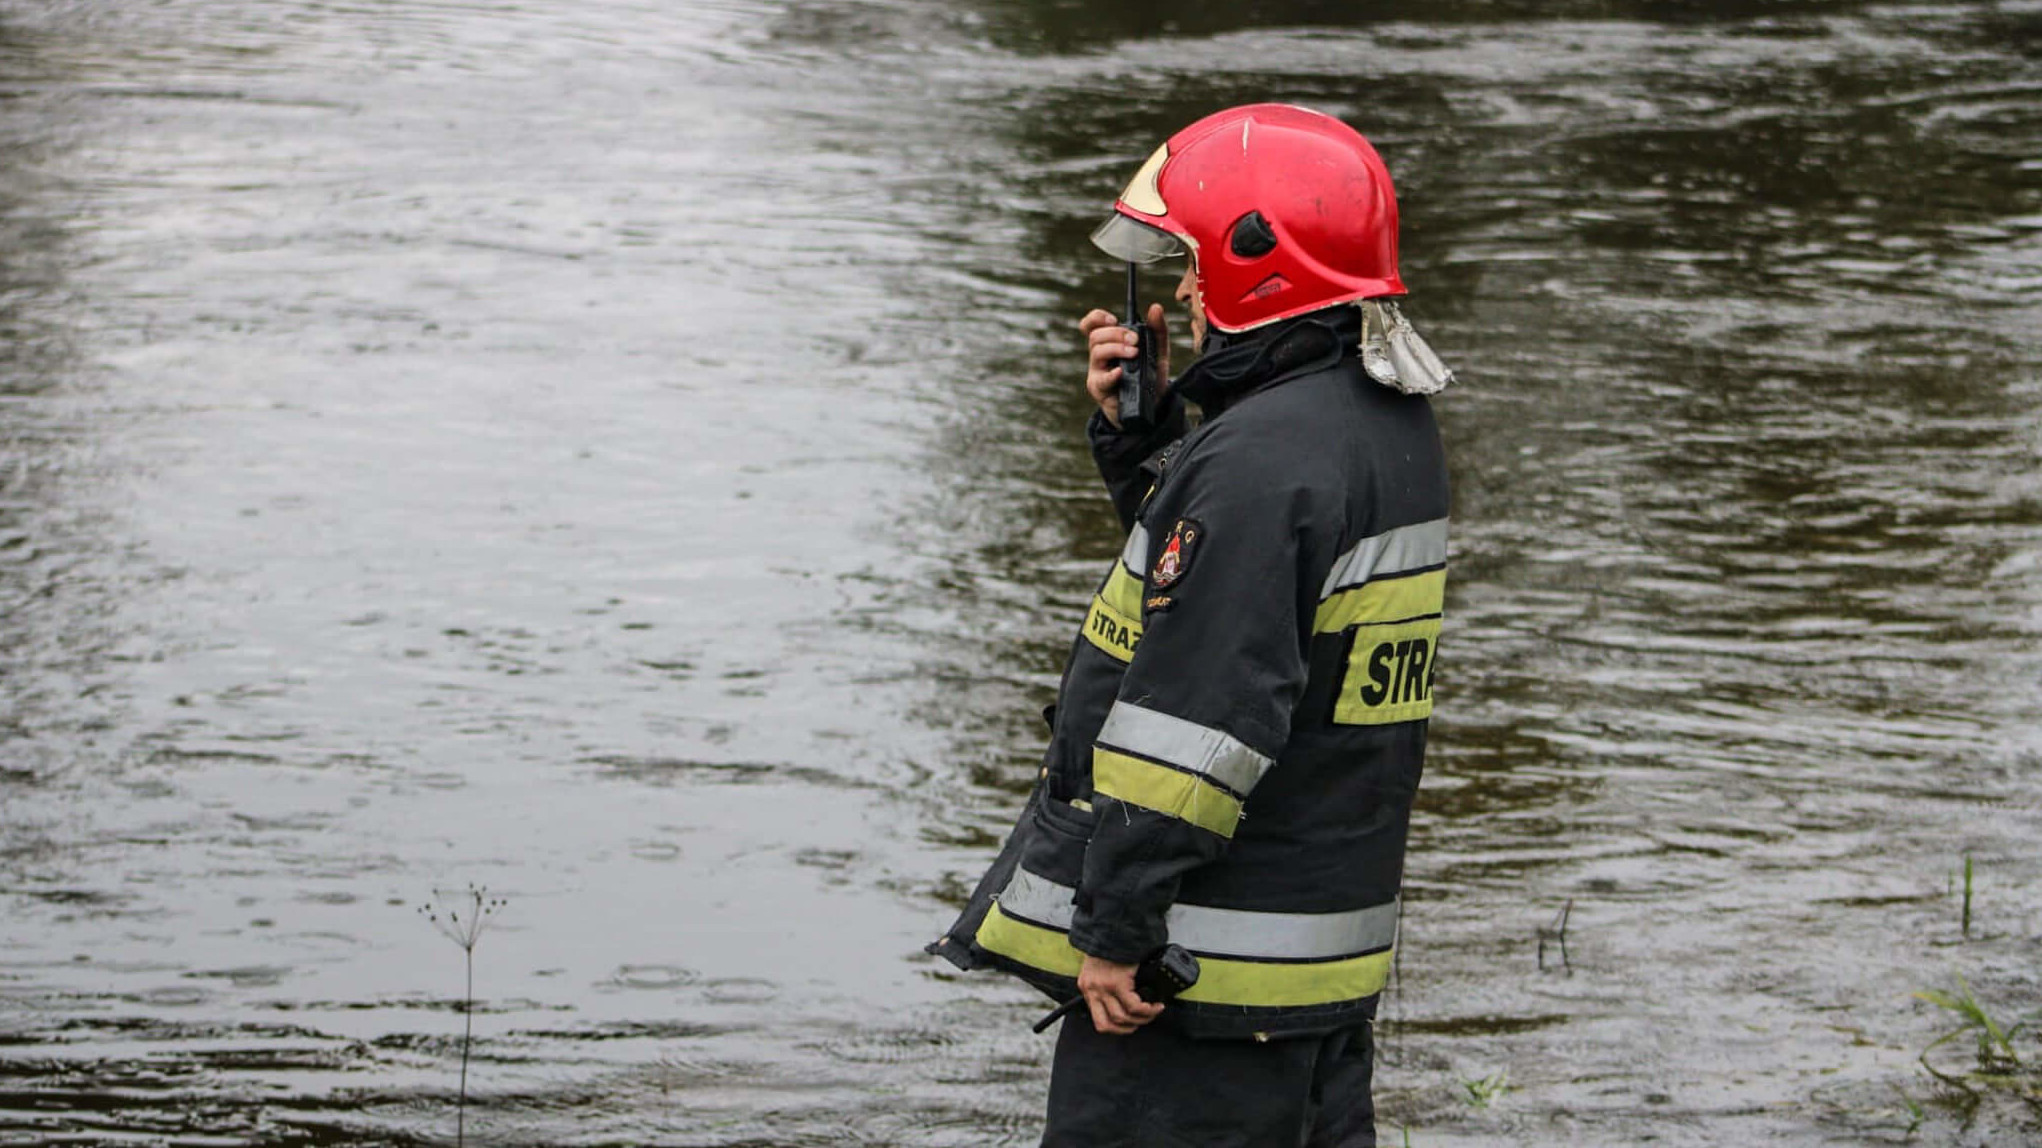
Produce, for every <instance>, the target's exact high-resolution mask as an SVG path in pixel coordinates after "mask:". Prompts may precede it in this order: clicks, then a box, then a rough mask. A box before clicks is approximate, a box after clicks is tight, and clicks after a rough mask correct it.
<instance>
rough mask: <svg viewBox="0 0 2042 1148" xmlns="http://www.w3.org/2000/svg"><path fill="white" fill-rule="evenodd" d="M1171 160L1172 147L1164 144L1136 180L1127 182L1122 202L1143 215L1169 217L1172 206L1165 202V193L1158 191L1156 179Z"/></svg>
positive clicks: (1150, 157)
mask: <svg viewBox="0 0 2042 1148" xmlns="http://www.w3.org/2000/svg"><path fill="white" fill-rule="evenodd" d="M1169 159H1170V145H1169V144H1167V143H1166V144H1164V145H1163V146H1162V147H1159V148H1157V149H1156V150H1155V153H1154V154H1153V155H1151V156H1149V159H1148V162H1147V163H1144V164H1142V166H1141V170H1140V171H1137V172H1135V173H1134V178H1133V179H1131V180H1128V181H1127V190H1126V191H1123V192H1121V193H1120V202H1122V203H1124V204H1126V205H1128V206H1129V207H1132V208H1134V209H1135V210H1136V211H1139V212H1141V213H1142V214H1143V215H1168V214H1170V205H1169V204H1167V203H1164V202H1163V193H1162V192H1160V191H1158V190H1156V179H1157V177H1159V176H1160V175H1162V173H1163V165H1164V164H1165V163H1167V162H1168V161H1169Z"/></svg>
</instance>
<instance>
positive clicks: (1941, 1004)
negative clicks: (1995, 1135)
mask: <svg viewBox="0 0 2042 1148" xmlns="http://www.w3.org/2000/svg"><path fill="white" fill-rule="evenodd" d="M1914 995H1915V998H1916V999H1918V1000H1924V1001H1927V1002H1928V1003H1930V1004H1932V1005H1935V1006H1936V1007H1937V1008H1940V1009H1944V1010H1946V1011H1949V1012H1952V1013H1955V1014H1956V1015H1957V1017H1958V1019H1959V1020H1961V1021H1962V1022H1963V1023H1962V1024H1960V1025H1958V1026H1957V1027H1956V1028H1953V1029H1951V1030H1950V1031H1949V1032H1946V1033H1944V1034H1943V1035H1941V1036H1939V1037H1937V1038H1936V1039H1934V1040H1932V1041H1930V1042H1929V1045H1928V1047H1927V1048H1924V1049H1922V1050H1921V1058H1920V1059H1921V1066H1922V1067H1923V1068H1925V1069H1927V1070H1928V1073H1929V1075H1930V1076H1933V1077H1935V1078H1936V1079H1937V1080H1939V1081H1941V1082H1943V1083H1944V1084H1948V1085H1952V1086H1954V1087H1957V1088H1961V1089H1963V1090H1965V1091H1967V1092H1969V1091H1973V1090H1974V1089H1975V1088H1993V1089H2004V1090H2008V1091H2011V1092H2015V1093H2017V1094H2019V1095H2022V1096H2025V1097H2028V1098H2029V1099H2042V1073H2037V1072H2036V1070H2035V1069H2034V1068H2033V1067H2031V1066H2029V1065H2027V1064H2025V1063H2023V1062H2022V1060H2021V1054H2020V1053H2019V1052H2018V1051H2016V1050H2015V1048H2014V1037H2016V1036H2017V1035H2019V1034H2020V1032H2021V1030H2022V1029H2023V1028H2025V1027H2027V1024H2028V1022H2027V1021H2022V1022H2020V1023H2018V1024H2015V1025H2012V1026H2002V1025H2001V1024H2000V1023H1999V1022H1998V1021H1997V1020H1995V1019H1993V1016H1992V1014H1991V1013H1988V1012H1987V1011H1985V1006H1984V1005H1982V1004H1980V1003H1979V1001H1978V997H1977V996H1976V995H1975V994H1974V993H1972V991H1971V986H1970V985H1969V984H1966V983H1965V981H1964V978H1963V977H1958V978H1957V991H1955V992H1945V991H1943V990H1940V989H1923V990H1922V991H1920V992H1918V993H1916V994H1914ZM1964 1036H1972V1037H1975V1038H1976V1040H1977V1067H1976V1068H1975V1069H1973V1070H1971V1071H1968V1072H1945V1071H1943V1070H1942V1069H1939V1068H1937V1067H1936V1066H1935V1065H1934V1064H1931V1063H1930V1062H1929V1054H1930V1053H1932V1052H1934V1051H1935V1050H1936V1049H1938V1048H1940V1047H1942V1046H1943V1045H1945V1044H1948V1043H1950V1042H1951V1041H1953V1040H1956V1039H1958V1038H1960V1037H1964Z"/></svg>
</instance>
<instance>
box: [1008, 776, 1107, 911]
mask: <svg viewBox="0 0 2042 1148" xmlns="http://www.w3.org/2000/svg"><path fill="white" fill-rule="evenodd" d="M1097 823H1098V814H1096V813H1094V812H1093V811H1092V810H1090V809H1085V808H1080V807H1079V806H1076V805H1073V804H1071V803H1070V802H1068V801H1059V800H1057V799H1055V798H1050V797H1045V798H1044V799H1043V800H1042V801H1039V802H1037V803H1036V806H1035V812H1034V816H1033V818H1032V819H1031V822H1030V828H1031V829H1032V830H1033V832H1031V833H1030V834H1029V835H1028V842H1027V844H1026V845H1024V846H1023V847H1022V850H1021V867H1022V868H1023V869H1026V870H1028V871H1029V872H1030V873H1033V874H1035V875H1036V876H1038V877H1046V878H1048V879H1049V880H1051V881H1054V882H1056V883H1057V884H1059V885H1068V886H1070V887H1071V888H1073V889H1075V888H1077V886H1078V879H1079V878H1080V877H1082V876H1083V875H1084V872H1085V847H1086V846H1087V845H1089V844H1091V842H1092V827H1093V826H1094V825H1095V824H1097Z"/></svg>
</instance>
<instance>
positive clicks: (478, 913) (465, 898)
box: [418, 885, 504, 1148]
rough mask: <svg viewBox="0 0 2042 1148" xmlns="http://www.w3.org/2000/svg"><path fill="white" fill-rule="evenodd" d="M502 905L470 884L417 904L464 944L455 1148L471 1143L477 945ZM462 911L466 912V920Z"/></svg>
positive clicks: (484, 888)
mask: <svg viewBox="0 0 2042 1148" xmlns="http://www.w3.org/2000/svg"><path fill="white" fill-rule="evenodd" d="M503 906H504V900H503V898H501V897H491V896H490V895H489V889H488V887H487V886H484V885H470V886H468V888H467V889H465V890H463V891H461V892H458V893H455V892H449V891H446V890H441V889H435V890H433V899H432V900H431V901H430V902H428V903H427V904H424V905H420V906H419V907H418V911H419V913H420V914H421V915H423V916H424V917H425V919H426V920H427V921H429V922H431V923H432V927H433V928H434V929H436V930H438V932H439V934H440V936H442V937H445V938H446V939H448V940H450V941H452V942H454V943H455V944H456V945H459V946H460V947H461V956H462V963H463V965H464V966H465V969H466V972H467V979H466V980H465V981H464V982H463V986H462V992H461V1085H460V1091H459V1092H457V1093H456V1094H455V1099H454V1145H455V1148H465V1146H466V1144H467V1143H468V1051H469V1049H470V1048H471V1047H472V1046H473V1045H474V1043H475V946H476V945H477V944H478V943H480V942H481V940H482V934H483V932H484V931H485V930H487V929H488V928H489V921H490V918H492V917H494V916H496V914H497V913H498V912H499V911H500V910H502V908H503ZM463 912H466V913H467V918H466V919H465V920H464V919H463V918H462V916H461V914H462V913H463Z"/></svg>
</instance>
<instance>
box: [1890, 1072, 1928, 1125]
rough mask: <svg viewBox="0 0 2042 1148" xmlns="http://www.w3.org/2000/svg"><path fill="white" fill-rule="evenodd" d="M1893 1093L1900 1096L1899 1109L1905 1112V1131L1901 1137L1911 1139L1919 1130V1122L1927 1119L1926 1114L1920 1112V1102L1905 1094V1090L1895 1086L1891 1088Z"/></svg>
mask: <svg viewBox="0 0 2042 1148" xmlns="http://www.w3.org/2000/svg"><path fill="white" fill-rule="evenodd" d="M1893 1091H1895V1092H1897V1093H1899V1094H1900V1104H1901V1107H1903V1108H1905V1109H1906V1110H1907V1131H1906V1132H1905V1133H1903V1135H1905V1136H1907V1137H1908V1138H1910V1139H1912V1138H1913V1136H1914V1134H1915V1133H1916V1132H1918V1131H1920V1130H1921V1122H1922V1121H1923V1120H1924V1119H1926V1118H1927V1116H1928V1114H1927V1113H1926V1112H1924V1111H1923V1110H1922V1106H1921V1102H1920V1101H1918V1100H1916V1099H1915V1098H1914V1097H1912V1096H1909V1095H1908V1094H1907V1089H1905V1088H1902V1087H1900V1086H1899V1085H1898V1084H1896V1085H1894V1086H1893Z"/></svg>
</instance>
